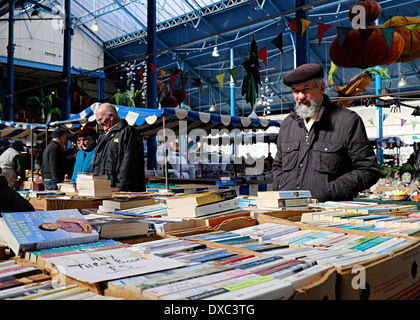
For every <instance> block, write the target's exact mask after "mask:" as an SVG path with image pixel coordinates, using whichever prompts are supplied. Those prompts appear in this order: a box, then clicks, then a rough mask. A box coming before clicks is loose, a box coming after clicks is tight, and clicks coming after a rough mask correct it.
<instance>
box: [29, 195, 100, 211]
mask: <svg viewBox="0 0 420 320" xmlns="http://www.w3.org/2000/svg"><path fill="white" fill-rule="evenodd" d="M29 202H30V203H31V204H32V205H33V207H34V208H35V210H40V211H47V210H63V209H88V208H98V206H99V205H101V204H102V200H101V199H93V198H92V199H89V198H74V197H69V198H68V199H66V198H64V197H42V198H29Z"/></svg>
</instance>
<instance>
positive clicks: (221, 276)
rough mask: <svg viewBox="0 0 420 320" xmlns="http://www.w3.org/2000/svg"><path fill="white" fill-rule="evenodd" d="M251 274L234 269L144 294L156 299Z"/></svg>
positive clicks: (176, 283)
mask: <svg viewBox="0 0 420 320" xmlns="http://www.w3.org/2000/svg"><path fill="white" fill-rule="evenodd" d="M249 274H250V273H249V272H247V271H243V270H239V269H233V270H228V271H225V272H219V273H215V274H212V275H208V276H203V277H198V278H194V279H190V280H186V281H181V282H175V283H171V284H168V285H164V286H161V287H155V288H151V289H147V290H145V291H144V292H143V295H144V296H147V297H151V298H154V299H156V298H157V297H159V296H163V295H167V294H170V293H174V292H178V291H182V290H186V289H190V288H194V287H200V286H204V285H206V284H210V283H215V282H220V281H223V280H227V279H230V278H236V277H241V276H245V275H249Z"/></svg>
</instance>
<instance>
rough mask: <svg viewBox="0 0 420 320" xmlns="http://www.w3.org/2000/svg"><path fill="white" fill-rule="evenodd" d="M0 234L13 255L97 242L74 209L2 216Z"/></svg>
mask: <svg viewBox="0 0 420 320" xmlns="http://www.w3.org/2000/svg"><path fill="white" fill-rule="evenodd" d="M0 232H1V234H2V236H3V238H4V239H5V241H6V242H7V244H8V246H9V247H10V248H11V249H12V251H13V252H14V253H15V254H16V255H20V254H23V253H24V252H26V251H35V250H39V249H43V248H50V247H58V246H65V245H71V244H77V243H88V242H93V241H97V240H98V238H99V234H98V232H97V231H96V230H94V229H93V228H92V226H91V225H90V224H89V223H88V221H87V220H86V219H85V218H84V216H83V215H82V214H81V213H79V211H78V210H77V209H68V210H52V211H39V212H37V211H35V212H10V213H3V219H2V220H1V221H0Z"/></svg>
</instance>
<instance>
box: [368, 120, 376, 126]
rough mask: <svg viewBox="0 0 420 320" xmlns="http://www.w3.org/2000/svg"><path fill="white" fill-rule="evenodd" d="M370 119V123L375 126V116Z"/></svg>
mask: <svg viewBox="0 0 420 320" xmlns="http://www.w3.org/2000/svg"><path fill="white" fill-rule="evenodd" d="M368 121H369V122H370V124H371V125H372V126H373V125H375V123H374V122H373V118H370V119H369V120H368Z"/></svg>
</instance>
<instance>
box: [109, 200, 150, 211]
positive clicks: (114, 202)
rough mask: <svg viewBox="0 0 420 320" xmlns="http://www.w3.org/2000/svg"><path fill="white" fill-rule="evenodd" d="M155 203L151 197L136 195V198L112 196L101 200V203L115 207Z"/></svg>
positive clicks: (131, 206)
mask: <svg viewBox="0 0 420 320" xmlns="http://www.w3.org/2000/svg"><path fill="white" fill-rule="evenodd" d="M155 203H156V200H155V198H153V197H136V198H113V199H108V200H103V201H102V205H103V206H104V207H108V208H115V209H130V208H136V207H142V206H148V205H153V204H155Z"/></svg>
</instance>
